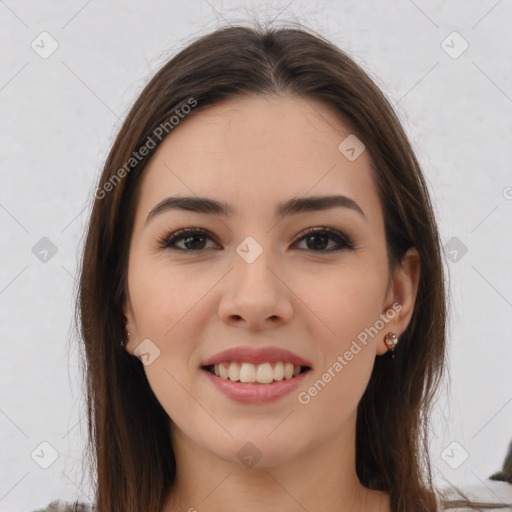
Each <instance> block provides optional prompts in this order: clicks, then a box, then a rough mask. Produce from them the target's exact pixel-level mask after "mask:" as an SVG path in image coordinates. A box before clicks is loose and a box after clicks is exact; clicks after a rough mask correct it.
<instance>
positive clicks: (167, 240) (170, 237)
mask: <svg viewBox="0 0 512 512" xmlns="http://www.w3.org/2000/svg"><path fill="white" fill-rule="evenodd" d="M313 235H327V236H328V237H329V238H330V239H331V240H335V241H336V242H337V243H338V245H340V246H341V247H339V248H338V249H332V248H331V249H325V250H317V251H315V250H313V249H309V251H310V252H318V253H325V252H333V251H342V250H344V249H348V250H353V249H354V244H353V242H352V240H351V238H350V237H348V236H346V235H344V234H343V233H340V232H339V231H337V230H335V229H333V228H330V227H328V226H318V227H315V228H308V229H306V230H304V231H302V232H301V233H299V235H297V237H296V238H295V239H294V241H293V244H296V243H297V242H300V241H301V240H303V239H305V238H307V237H309V236H313ZM194 236H202V237H205V238H209V239H212V240H213V237H212V236H211V234H210V233H209V232H208V231H207V230H205V229H202V228H180V229H177V230H176V231H171V232H168V233H166V234H164V235H163V236H161V237H160V238H158V240H157V245H158V248H159V249H169V250H171V251H181V252H201V251H203V250H205V249H196V250H194V249H182V248H179V247H176V246H175V245H174V244H175V243H176V242H177V241H179V240H182V239H184V238H185V237H194ZM301 250H306V251H308V249H301Z"/></svg>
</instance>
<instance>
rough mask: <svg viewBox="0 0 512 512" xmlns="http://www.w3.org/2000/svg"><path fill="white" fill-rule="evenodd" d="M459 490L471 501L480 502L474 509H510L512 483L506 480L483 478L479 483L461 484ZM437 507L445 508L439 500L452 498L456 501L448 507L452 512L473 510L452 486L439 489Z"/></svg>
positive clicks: (511, 506)
mask: <svg viewBox="0 0 512 512" xmlns="http://www.w3.org/2000/svg"><path fill="white" fill-rule="evenodd" d="M461 491H462V492H463V493H464V496H466V497H467V498H468V499H469V500H470V501H471V502H473V503H478V504H480V503H481V504H482V505H480V508H476V510H490V509H497V508H498V509H499V507H501V510H503V511H505V510H512V485H510V484H509V483H507V482H498V481H494V480H489V479H487V480H485V481H482V483H481V484H473V485H468V484H467V485H463V486H462V488H461ZM437 499H438V509H439V510H446V509H445V508H444V507H443V506H442V503H441V501H442V500H443V501H444V500H449V501H451V500H453V501H455V502H458V503H457V505H456V506H452V507H448V509H449V510H453V512H467V511H470V510H471V511H474V510H475V508H474V507H473V508H472V507H471V506H470V505H468V504H467V503H465V501H466V500H464V499H463V497H462V496H461V495H460V494H459V493H458V492H457V491H456V489H455V488H453V487H448V488H444V489H440V494H438V496H437ZM484 504H485V505H484Z"/></svg>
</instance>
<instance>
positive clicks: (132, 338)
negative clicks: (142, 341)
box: [123, 293, 139, 356]
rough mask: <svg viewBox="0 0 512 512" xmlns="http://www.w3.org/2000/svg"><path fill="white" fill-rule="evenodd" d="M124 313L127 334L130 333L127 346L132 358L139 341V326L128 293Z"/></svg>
mask: <svg viewBox="0 0 512 512" xmlns="http://www.w3.org/2000/svg"><path fill="white" fill-rule="evenodd" d="M123 313H124V318H125V334H128V333H130V335H129V336H128V343H127V344H126V347H125V348H126V351H127V352H128V353H130V354H131V355H132V356H133V355H135V354H134V350H135V348H136V346H137V340H138V339H139V336H138V332H137V324H136V322H135V315H134V313H133V307H132V301H131V299H130V296H129V294H128V293H126V299H125V302H124V306H123Z"/></svg>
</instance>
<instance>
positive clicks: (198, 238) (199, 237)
mask: <svg viewBox="0 0 512 512" xmlns="http://www.w3.org/2000/svg"><path fill="white" fill-rule="evenodd" d="M211 239H212V238H211V236H210V235H209V233H208V232H207V231H206V230H204V229H200V228H184V229H179V230H177V231H174V232H172V233H167V234H166V235H164V236H163V237H162V238H160V239H159V240H158V247H159V248H160V249H171V250H176V251H184V252H192V251H201V250H203V249H205V248H208V247H205V246H206V244H207V240H211ZM182 241H183V242H182ZM178 242H182V244H183V246H182V247H179V246H178V245H177V244H178Z"/></svg>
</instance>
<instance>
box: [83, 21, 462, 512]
mask: <svg viewBox="0 0 512 512" xmlns="http://www.w3.org/2000/svg"><path fill="white" fill-rule="evenodd" d="M251 94H256V95H268V94H290V95H296V96H299V97H301V98H304V99H306V100H308V99H311V100H313V99H314V100H318V101H321V102H323V103H324V104H325V105H327V106H329V107H331V108H332V109H334V111H336V112H337V113H338V114H339V116H340V118H341V119H342V120H343V121H344V122H345V123H347V125H348V126H350V128H351V130H352V133H355V134H356V135H357V137H358V138H359V139H360V140H361V141H363V143H364V144H365V146H366V148H367V150H368V151H369V154H370V155H371V159H372V164H373V174H374V179H375V181H376V183H377V185H378V190H379V195H380V200H381V204H382V210H383V215H384V220H385V232H386V239H387V251H388V256H389V262H390V263H389V266H390V271H391V272H393V270H394V269H395V268H396V267H397V265H399V264H400V261H401V258H402V256H403V255H404V254H405V252H406V251H407V249H408V248H410V247H413V246H414V247H416V248H417V250H418V252H419V255H420V258H421V276H420V282H419V289H418V294H417V299H416V306H415V312H414V314H413V316H412V319H411V322H410V324H409V326H408V328H407V330H406V331H405V332H404V333H403V334H402V336H401V337H400V342H399V344H398V347H397V349H396V350H395V358H394V359H392V360H390V359H389V357H387V355H386V356H382V357H377V358H376V361H375V365H374V368H373V373H372V376H371V378H370V381H369V384H368V387H367V389H366V391H365V393H364V395H363V397H362V399H361V401H360V403H359V405H358V411H357V430H356V471H357V475H358V477H359V479H360V481H361V483H362V484H363V485H365V486H366V487H368V488H371V489H376V490H383V491H386V492H388V493H389V494H390V498H391V506H392V510H394V511H408V512H410V511H424V512H432V511H434V510H436V491H435V488H434V486H433V483H432V476H431V467H430V462H429V453H428V431H429V422H428V421H429V415H430V410H431V407H432V404H433V400H434V398H435V394H436V391H437V388H438V386H439V383H440V380H441V377H442V375H443V372H444V368H445V330H446V314H447V312H446V291H445V279H444V275H443V267H442V258H441V250H440V240H439V234H438V231H437V227H436V223H435V220H434V215H433V210H432V206H431V203H430V199H429V194H428V191H427V186H426V183H425V180H424V178H423V175H422V173H421V170H420V166H419V164H418V161H417V160H416V157H415V155H414V153H413V150H412V148H411V146H410V143H409V142H408V139H407V136H406V134H405V133H404V130H403V128H402V127H401V125H400V122H399V120H398V119H397V117H396V115H395V113H394V111H393V109H392V107H391V105H390V104H389V102H388V100H387V99H386V98H385V97H384V96H383V94H382V92H381V91H380V90H379V88H378V87H377V86H376V85H375V84H374V83H373V81H372V80H371V79H370V78H369V76H368V75H367V74H366V73H365V72H364V71H363V70H362V69H361V68H360V67H359V66H358V65H356V64H355V63H354V61H353V60H352V59H351V58H350V57H349V56H348V55H346V54H345V53H344V52H343V51H341V50H340V49H339V48H337V47H336V46H334V45H333V44H332V43H330V42H329V41H327V40H325V39H324V38H323V37H322V36H320V35H318V34H316V33H313V32H312V31H310V30H308V29H304V28H303V27H296V26H294V27H289V28H279V29H271V28H263V27H261V26H259V25H258V24H257V23H256V24H255V26H254V27H247V26H230V27H226V28H222V29H219V30H216V31H214V32H213V33H210V34H208V35H206V36H203V37H201V38H199V39H197V40H196V41H194V42H193V43H192V44H190V45H189V46H187V47H186V48H185V49H183V50H182V51H181V52H179V53H178V54H177V55H176V56H174V57H173V58H172V59H170V60H169V61H168V62H167V63H166V64H165V65H164V66H163V67H162V68H161V69H160V70H159V71H158V72H157V73H156V75H155V76H154V77H153V78H152V79H151V81H150V82H149V83H148V84H147V86H146V87H145V88H144V90H143V91H142V93H141V94H140V96H139V97H138V99H137V100H136V102H135V104H134V105H133V107H132V109H131V110H130V112H129V113H128V116H127V117H126V119H125V121H124V124H123V125H122V127H121V129H120V131H119V133H118V135H117V138H116V139H115V142H114V144H113V146H112V148H111V150H110V153H109V155H108V158H107V160H106V163H105V166H104V169H103V172H102V174H101V177H100V179H99V183H98V189H97V192H96V194H95V200H94V204H93V208H92V213H91V216H90V221H89V225H88V230H87V234H86V240H85V246H84V251H83V259H82V266H81V274H80V281H79V292H78V300H77V319H76V320H77V323H78V325H79V329H80V335H81V338H82V340H83V349H84V351H83V370H84V376H85V385H86V391H87V412H88V428H89V438H88V441H89V442H88V446H87V448H88V452H87V454H88V462H89V463H90V468H91V471H92V475H93V485H94V486H95V489H96V496H95V501H96V506H97V507H98V510H99V511H100V512H140V511H151V512H160V511H161V510H162V508H163V505H164V502H165V499H166V496H167V493H168V491H169V489H170V487H171V486H172V484H173V482H174V480H175V470H176V464H175V457H174V452H173V447H172V445H171V435H170V422H169V417H168V415H167V414H166V412H165V411H164V409H163V408H162V406H161V405H160V403H159V402H158V400H157V399H156V397H155V395H154V394H153V392H152V390H151V388H150V386H149V384H148V381H147V379H146V376H145V373H144V371H143V368H142V365H141V363H140V361H138V360H137V359H136V358H135V357H133V356H131V355H130V354H128V353H127V352H126V350H125V349H124V348H122V347H121V346H120V341H121V340H122V339H123V338H124V336H125V327H124V322H125V318H124V315H123V304H124V300H125V290H126V284H127V283H126V277H127V263H128V252H129V242H130V237H131V233H132V228H133V221H134V213H135V208H136V204H137V192H138V190H139V189H140V187H138V186H137V184H138V182H139V179H140V177H141V174H142V172H143V171H144V168H145V166H146V165H147V163H148V160H149V159H150V158H151V155H152V154H154V151H155V149H156V148H157V147H158V145H159V144H160V143H161V141H162V140H164V138H165V137H164V136H163V135H167V134H169V136H172V128H173V126H172V122H170V119H171V118H172V117H173V116H174V117H175V118H177V116H178V114H181V115H180V116H179V117H180V121H179V122H186V116H184V115H183V113H186V114H187V115H189V116H195V115H198V114H199V113H200V112H201V111H202V110H203V109H204V108H206V107H208V106H211V105H213V104H215V103H217V102H220V101H222V100H227V99H229V98H233V97H236V96H241V95H251ZM194 102H195V103H194ZM187 105H188V109H187V108H185V106H187ZM163 126H165V127H166V129H165V132H162V128H161V127H163ZM159 127H160V129H159ZM156 133H158V134H160V135H159V136H155V134H156ZM150 139H151V140H152V141H153V143H152V144H148V141H149V140H150ZM148 146H151V148H150V149H149V151H140V149H141V148H142V147H146V148H148ZM134 155H136V156H134ZM464 503H465V504H467V502H464ZM445 504H446V505H448V503H445ZM452 505H455V503H452Z"/></svg>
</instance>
